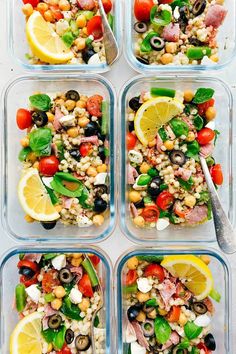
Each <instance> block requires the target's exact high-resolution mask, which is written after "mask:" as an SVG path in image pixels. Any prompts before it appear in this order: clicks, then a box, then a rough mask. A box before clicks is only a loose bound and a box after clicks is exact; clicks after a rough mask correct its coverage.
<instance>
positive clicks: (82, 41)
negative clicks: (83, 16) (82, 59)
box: [75, 37, 86, 50]
mask: <svg viewBox="0 0 236 354" xmlns="http://www.w3.org/2000/svg"><path fill="white" fill-rule="evenodd" d="M75 45H76V47H77V49H78V50H83V49H84V48H85V47H86V41H85V38H81V37H79V38H77V39H76V40H75Z"/></svg>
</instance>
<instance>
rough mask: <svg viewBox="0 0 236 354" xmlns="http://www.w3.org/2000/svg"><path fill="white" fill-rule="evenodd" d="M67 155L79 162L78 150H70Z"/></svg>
mask: <svg viewBox="0 0 236 354" xmlns="http://www.w3.org/2000/svg"><path fill="white" fill-rule="evenodd" d="M69 154H70V156H71V157H73V159H75V160H76V161H80V159H81V155H80V152H79V149H71V150H69Z"/></svg>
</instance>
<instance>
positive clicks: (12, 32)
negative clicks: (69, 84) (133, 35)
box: [7, 0, 122, 73]
mask: <svg viewBox="0 0 236 354" xmlns="http://www.w3.org/2000/svg"><path fill="white" fill-rule="evenodd" d="M22 6H23V3H22V1H21V0H17V1H14V0H10V1H9V2H8V3H7V18H8V47H9V51H10V53H11V55H12V56H13V58H14V59H15V60H16V62H18V63H19V64H20V65H21V66H23V68H24V69H26V70H30V71H31V70H34V71H47V72H49V73H50V72H53V71H60V72H62V71H82V72H95V73H102V72H106V71H108V70H110V67H109V65H107V64H106V63H100V64H91V65H88V64H82V65H79V64H58V65H51V64H50V65H33V64H30V63H28V59H27V57H26V56H27V55H26V54H27V53H29V45H28V43H27V39H26V33H25V16H24V14H23V13H22V10H21V8H22ZM121 11H122V4H121V2H120V1H115V0H114V1H113V10H112V14H113V15H114V34H115V37H116V40H117V43H118V48H119V54H121V48H122V30H121V28H122V20H121ZM16 18H17V21H15V19H16ZM19 43H20V45H19Z"/></svg>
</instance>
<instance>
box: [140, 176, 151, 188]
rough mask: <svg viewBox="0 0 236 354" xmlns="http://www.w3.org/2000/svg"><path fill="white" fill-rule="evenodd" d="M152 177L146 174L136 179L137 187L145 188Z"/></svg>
mask: <svg viewBox="0 0 236 354" xmlns="http://www.w3.org/2000/svg"><path fill="white" fill-rule="evenodd" d="M151 179H152V177H151V176H149V175H148V174H143V175H141V176H140V177H139V178H138V181H137V185H138V186H146V185H147V184H148V183H149V182H151Z"/></svg>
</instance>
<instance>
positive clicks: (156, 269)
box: [144, 263, 165, 283]
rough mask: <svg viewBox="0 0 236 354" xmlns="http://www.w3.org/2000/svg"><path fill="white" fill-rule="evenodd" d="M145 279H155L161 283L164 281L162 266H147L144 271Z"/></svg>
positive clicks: (154, 264) (153, 264)
mask: <svg viewBox="0 0 236 354" xmlns="http://www.w3.org/2000/svg"><path fill="white" fill-rule="evenodd" d="M144 276H145V277H156V278H157V279H158V280H159V281H160V282H161V283H162V282H163V281H164V279H165V273H164V269H163V267H162V266H160V265H159V264H156V263H152V264H149V265H148V266H147V267H146V268H145V270H144Z"/></svg>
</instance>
